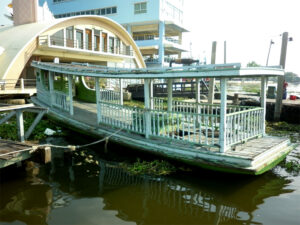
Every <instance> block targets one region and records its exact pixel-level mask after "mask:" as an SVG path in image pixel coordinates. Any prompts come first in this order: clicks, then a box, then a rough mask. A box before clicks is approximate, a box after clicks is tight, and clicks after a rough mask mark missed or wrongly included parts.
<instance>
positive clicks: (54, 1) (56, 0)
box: [53, 0, 69, 3]
mask: <svg viewBox="0 0 300 225" xmlns="http://www.w3.org/2000/svg"><path fill="white" fill-rule="evenodd" d="M66 1H69V0H53V3H60V2H66Z"/></svg>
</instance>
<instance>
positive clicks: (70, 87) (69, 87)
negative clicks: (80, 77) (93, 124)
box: [68, 75, 74, 116]
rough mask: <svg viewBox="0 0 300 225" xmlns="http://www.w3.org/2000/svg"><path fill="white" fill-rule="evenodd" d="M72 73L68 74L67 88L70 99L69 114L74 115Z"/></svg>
mask: <svg viewBox="0 0 300 225" xmlns="http://www.w3.org/2000/svg"><path fill="white" fill-rule="evenodd" d="M72 84H73V75H68V90H69V99H70V115H71V116H73V115H74V108H73V89H72V86H73V85H72Z"/></svg>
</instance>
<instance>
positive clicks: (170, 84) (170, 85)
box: [168, 78, 173, 112]
mask: <svg viewBox="0 0 300 225" xmlns="http://www.w3.org/2000/svg"><path fill="white" fill-rule="evenodd" d="M172 101H173V79H170V78H169V79H168V112H172Z"/></svg>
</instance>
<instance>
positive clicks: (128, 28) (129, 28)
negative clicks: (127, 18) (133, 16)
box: [126, 25, 132, 36]
mask: <svg viewBox="0 0 300 225" xmlns="http://www.w3.org/2000/svg"><path fill="white" fill-rule="evenodd" d="M126 30H127V32H128V33H129V34H130V36H132V33H131V25H127V27H126Z"/></svg>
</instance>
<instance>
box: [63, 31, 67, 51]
mask: <svg viewBox="0 0 300 225" xmlns="http://www.w3.org/2000/svg"><path fill="white" fill-rule="evenodd" d="M63 31H64V36H63V39H64V47H67V30H66V28H64V29H63Z"/></svg>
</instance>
